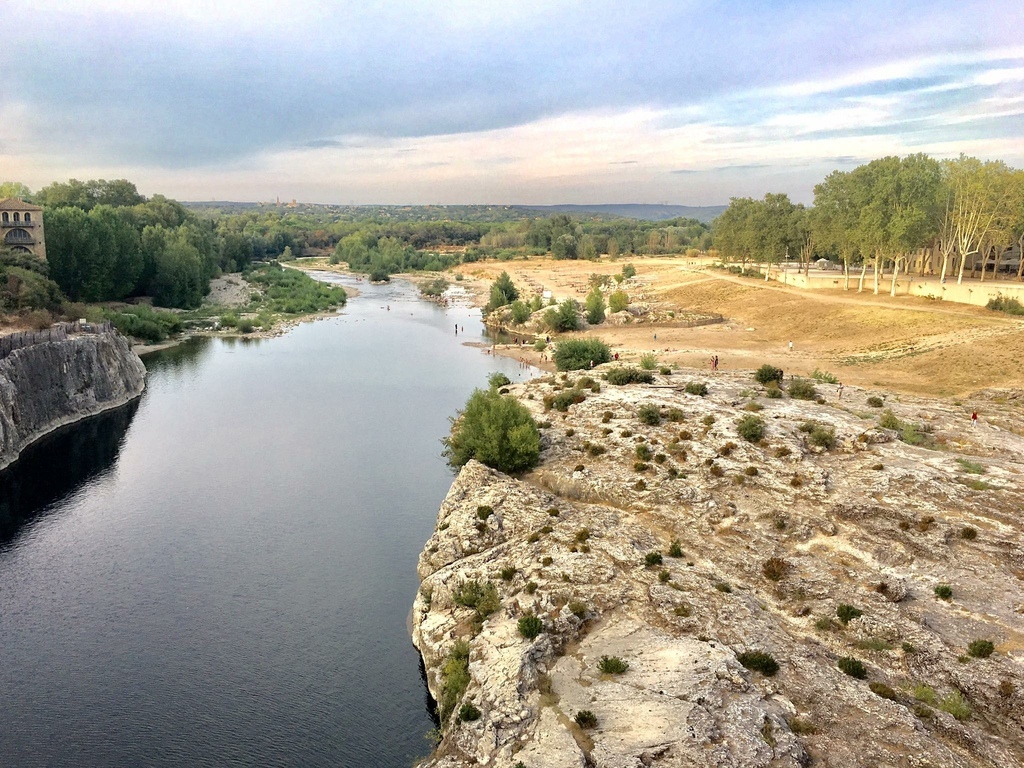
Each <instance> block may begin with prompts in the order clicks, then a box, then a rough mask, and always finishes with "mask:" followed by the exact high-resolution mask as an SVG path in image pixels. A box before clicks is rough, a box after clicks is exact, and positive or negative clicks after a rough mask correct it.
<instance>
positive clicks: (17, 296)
mask: <svg viewBox="0 0 1024 768" xmlns="http://www.w3.org/2000/svg"><path fill="white" fill-rule="evenodd" d="M63 301H64V296H63V295H62V294H61V291H60V287H59V286H58V285H57V284H56V283H55V282H53V280H50V278H49V266H48V265H47V263H46V262H45V261H43V260H42V259H39V258H36V257H35V256H33V255H32V254H30V253H24V252H19V251H8V250H6V249H3V248H0V311H7V312H11V311H18V310H39V309H41V310H47V311H51V312H53V311H57V310H58V309H60V306H61V304H62V302H63Z"/></svg>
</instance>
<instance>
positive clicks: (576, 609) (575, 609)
mask: <svg viewBox="0 0 1024 768" xmlns="http://www.w3.org/2000/svg"><path fill="white" fill-rule="evenodd" d="M568 608H569V613H571V614H572V615H573V616H575V617H576V618H577V619H584V618H586V616H587V604H586V603H584V602H583V601H582V600H570V601H569V606H568Z"/></svg>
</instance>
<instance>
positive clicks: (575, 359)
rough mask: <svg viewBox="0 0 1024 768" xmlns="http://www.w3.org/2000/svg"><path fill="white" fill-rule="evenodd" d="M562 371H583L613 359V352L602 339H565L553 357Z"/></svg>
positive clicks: (556, 365)
mask: <svg viewBox="0 0 1024 768" xmlns="http://www.w3.org/2000/svg"><path fill="white" fill-rule="evenodd" d="M552 359H553V360H554V361H555V367H557V368H558V370H560V371H581V370H586V369H588V368H592V367H593V366H595V365H600V364H601V363H607V362H608V361H609V360H611V359H612V350H611V348H610V347H609V346H608V345H607V344H605V343H604V342H603V341H601V340H600V339H565V340H564V341H560V342H558V343H557V344H556V345H555V352H554V355H553V356H552Z"/></svg>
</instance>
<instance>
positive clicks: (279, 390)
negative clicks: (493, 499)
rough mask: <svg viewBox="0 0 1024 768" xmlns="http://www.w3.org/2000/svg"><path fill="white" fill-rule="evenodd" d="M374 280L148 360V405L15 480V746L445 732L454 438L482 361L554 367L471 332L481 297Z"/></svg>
mask: <svg viewBox="0 0 1024 768" xmlns="http://www.w3.org/2000/svg"><path fill="white" fill-rule="evenodd" d="M321 277H322V279H325V280H328V281H334V282H341V283H342V284H346V283H348V284H351V279H350V278H347V277H341V276H329V275H322V276H321ZM358 287H359V290H360V291H361V295H360V296H359V297H357V298H354V299H352V300H350V301H349V304H348V307H347V308H346V309H345V310H344V312H343V313H342V314H340V315H337V316H333V317H330V318H327V319H323V320H319V321H317V322H310V323H304V324H302V325H300V326H298V327H297V328H295V329H293V330H292V331H290V332H289V333H287V334H286V335H284V336H281V337H278V338H273V339H266V340H235V341H232V340H222V339H199V340H194V341H192V342H189V343H186V344H184V345H182V346H179V347H176V348H173V349H169V350H165V351H163V352H159V353H156V354H153V355H150V356H149V357H148V358H147V359H146V365H147V368H148V371H149V375H148V387H147V390H146V392H145V394H144V395H143V396H142V398H141V400H140V401H138V402H137V403H135V404H132V405H131V406H128V407H126V408H123V409H119V410H118V411H115V412H111V413H108V414H105V415H103V416H100V417H98V418H96V419H92V420H90V421H88V422H85V423H83V424H80V425H76V426H74V427H71V428H69V429H66V430H64V431H62V432H61V433H59V434H58V435H56V436H54V437H51V438H50V439H48V440H46V441H44V442H43V443H42V444H40V445H38V446H35V447H33V448H32V449H30V451H28V452H26V454H25V455H24V456H23V458H22V460H20V461H19V462H17V463H16V464H15V465H14V467H13V468H12V471H9V472H7V473H6V474H2V475H0V765H3V766H119V767H120V766H342V767H343V768H348V767H351V768H371V767H373V768H376V767H380V768H391V767H392V766H394V767H395V768H398V767H403V768H405V767H407V766H409V765H411V763H412V762H413V760H414V759H415V758H417V757H420V756H423V755H424V754H426V753H427V752H428V751H429V746H428V744H427V742H426V740H425V738H424V736H425V734H426V733H427V732H428V731H429V730H430V729H431V728H432V727H433V725H434V724H433V722H432V720H431V714H430V711H429V709H428V703H429V699H428V696H427V693H426V687H425V685H424V683H423V681H422V678H421V670H420V662H419V657H418V654H417V653H416V651H415V649H414V648H413V647H412V644H411V642H410V640H409V635H408V628H407V619H408V615H409V610H410V607H411V604H412V600H413V597H414V595H415V592H416V589H417V586H418V580H417V577H416V559H417V557H418V555H419V552H420V549H421V548H422V546H423V543H424V541H425V540H426V539H427V538H428V537H429V535H430V533H431V531H432V530H433V526H434V522H435V518H436V514H437V508H438V506H439V504H440V502H441V500H442V499H443V498H444V495H445V493H446V491H447V489H448V486H449V485H450V483H451V480H452V473H451V470H450V469H449V468H448V467H447V465H446V464H445V462H444V459H443V457H442V456H441V448H442V445H441V442H440V440H441V438H442V437H444V436H445V435H446V434H447V432H448V427H449V421H448V419H449V417H450V416H451V415H452V414H453V413H454V412H455V411H456V410H457V409H458V408H460V407H461V406H462V405H463V404H464V403H465V401H466V398H467V397H468V395H469V393H470V392H471V391H472V389H473V388H474V387H477V386H486V378H487V375H488V373H490V372H491V371H495V370H500V371H503V372H505V373H506V375H508V376H509V377H510V378H512V379H513V380H522V379H525V378H526V377H529V376H530V375H532V374H533V373H535V371H532V370H531V371H523V370H521V369H520V366H519V365H518V363H516V362H514V361H511V360H507V359H504V358H500V357H493V356H490V355H485V354H484V353H483V352H482V351H481V350H480V349H478V348H474V347H471V346H467V345H465V344H464V342H466V341H469V340H475V341H480V340H482V339H483V333H484V329H483V326H482V324H481V323H480V320H479V313H478V312H476V311H474V310H470V309H469V308H449V309H443V308H441V307H438V306H436V305H434V304H431V303H428V302H425V301H422V300H420V299H419V298H418V297H417V294H416V291H415V289H414V288H412V287H411V286H410V285H409V284H408V283H405V282H401V281H395V282H394V283H392V284H391V285H388V286H371V285H368V284H367V283H365V282H363V283H359V285H358ZM388 307H390V309H388ZM456 323H458V324H459V325H460V326H463V327H464V328H465V332H464V333H460V334H459V335H458V336H456V335H455V333H454V330H455V324H456Z"/></svg>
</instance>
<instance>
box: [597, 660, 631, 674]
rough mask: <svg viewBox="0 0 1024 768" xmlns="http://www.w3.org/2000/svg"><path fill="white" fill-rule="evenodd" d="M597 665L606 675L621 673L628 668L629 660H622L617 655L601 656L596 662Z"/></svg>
mask: <svg viewBox="0 0 1024 768" xmlns="http://www.w3.org/2000/svg"><path fill="white" fill-rule="evenodd" d="M597 667H598V669H600V670H601V671H602V672H604V673H605V674H606V675H621V674H622V673H623V672H625V671H626V670H627V669H629V662H627V661H623V660H622V659H620V658H619V657H618V656H602V657H601V660H600V661H598V662H597Z"/></svg>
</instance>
